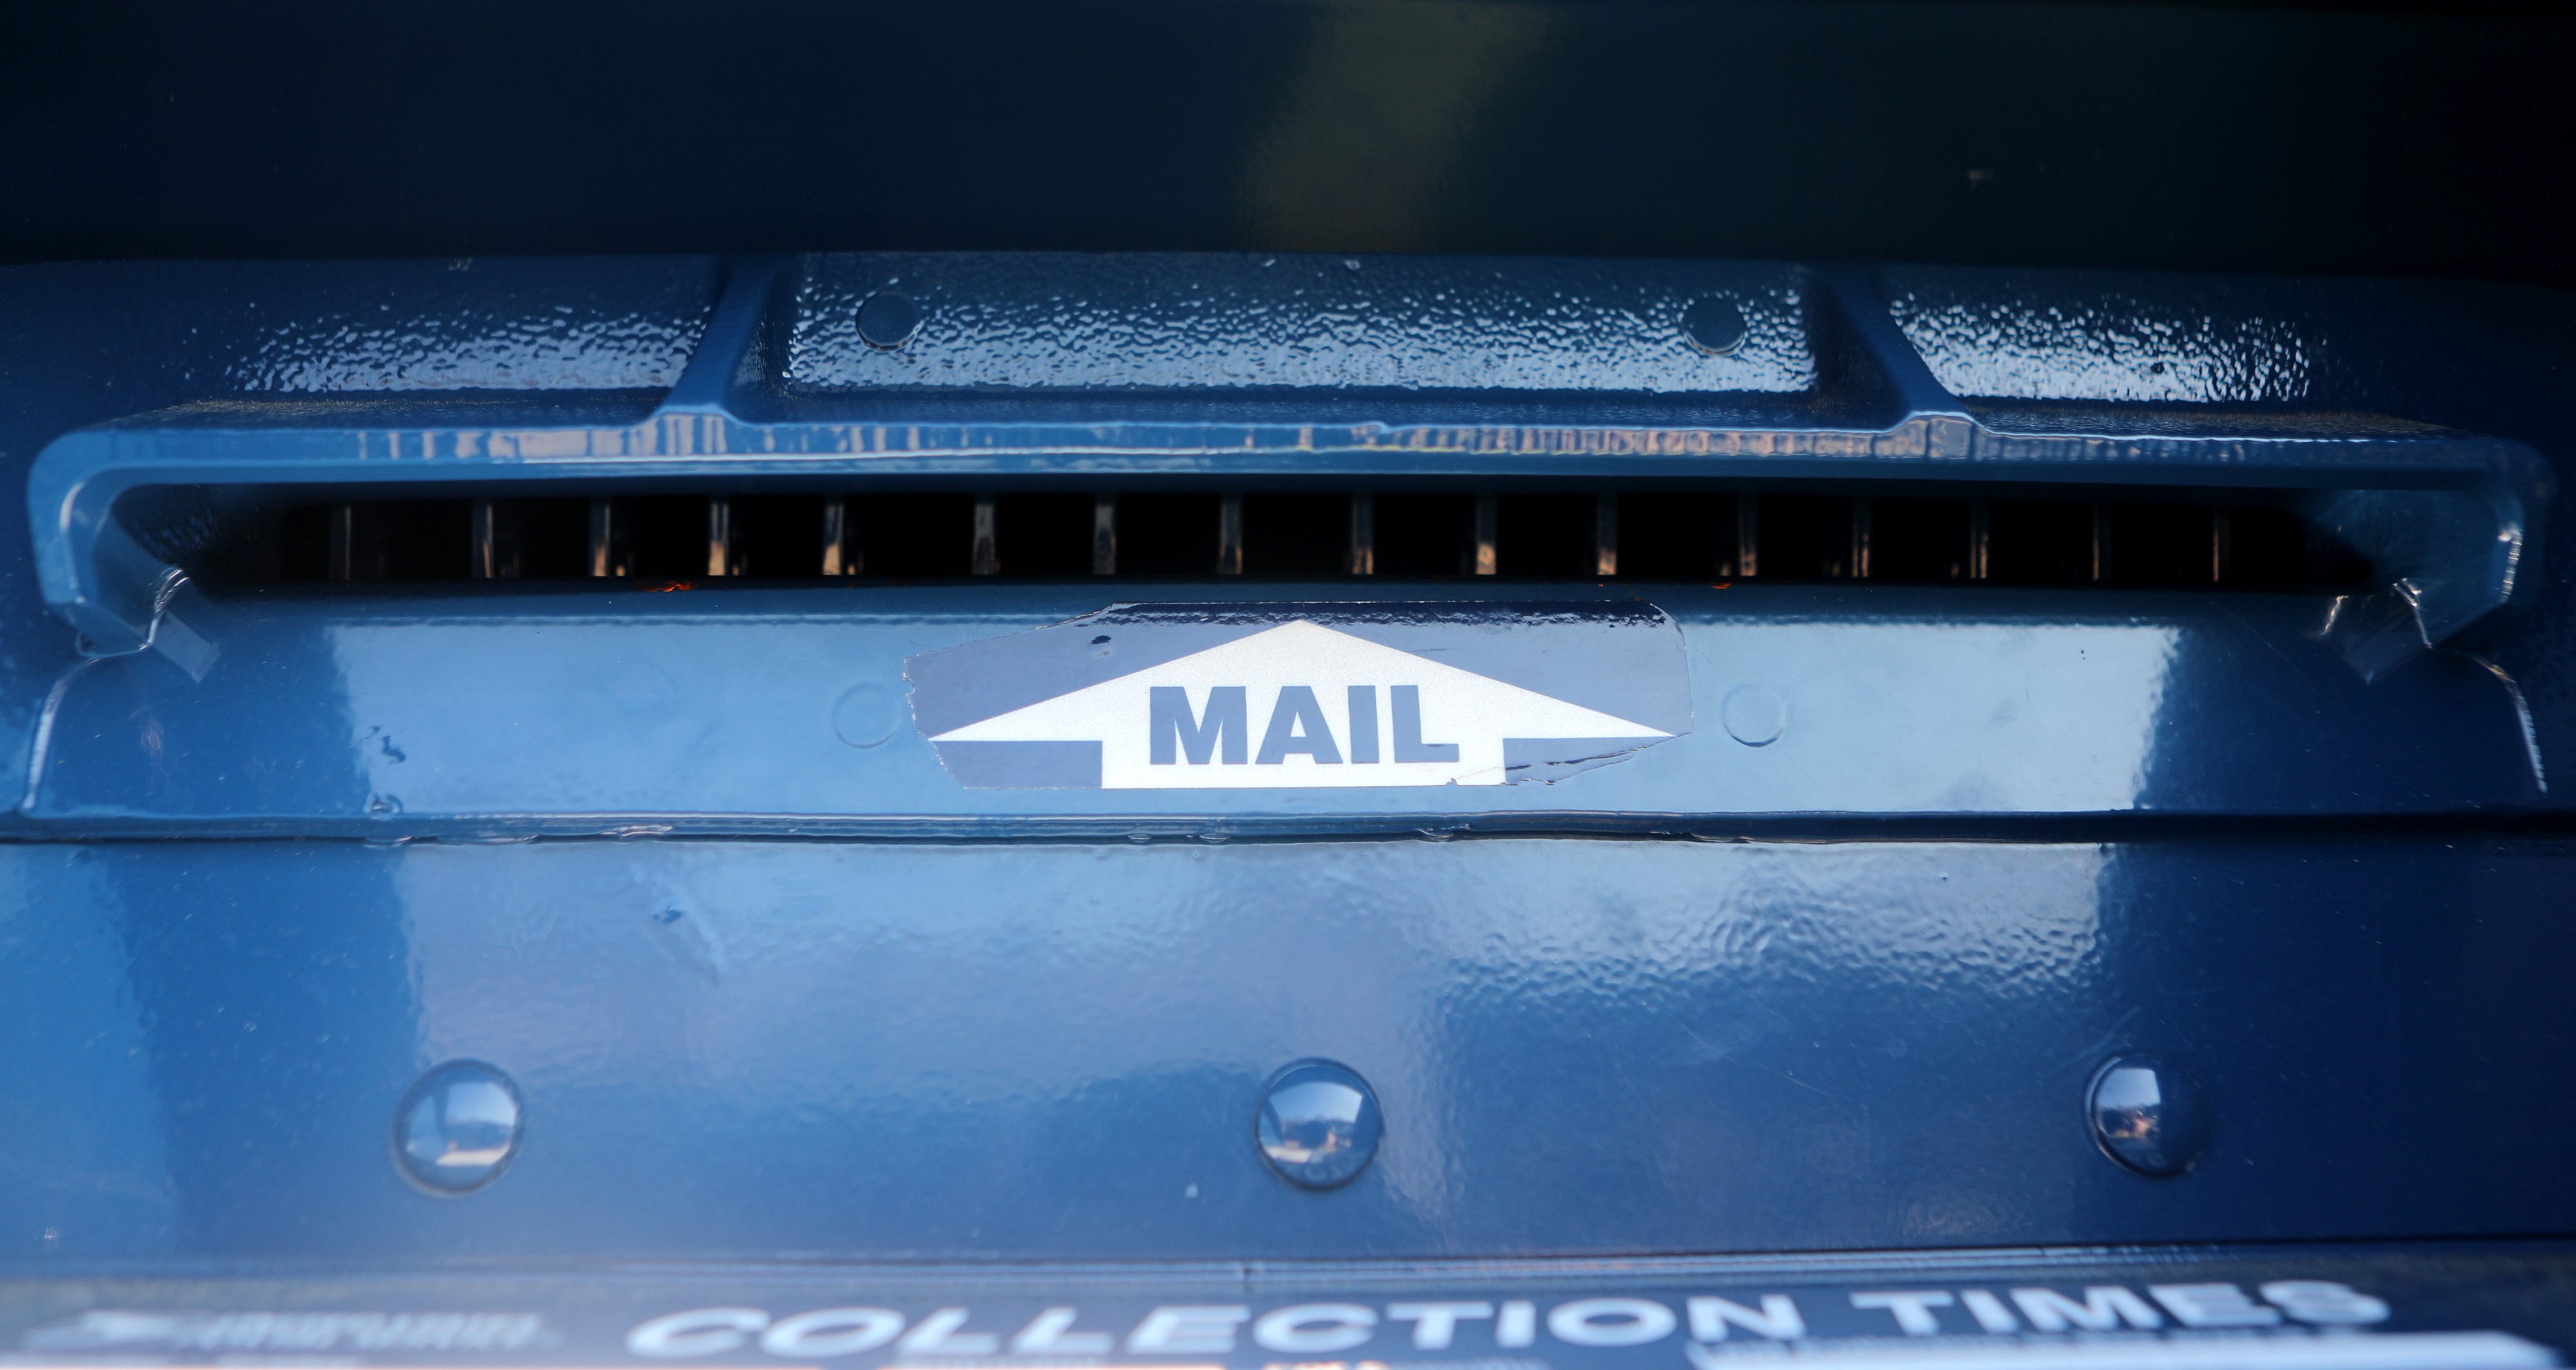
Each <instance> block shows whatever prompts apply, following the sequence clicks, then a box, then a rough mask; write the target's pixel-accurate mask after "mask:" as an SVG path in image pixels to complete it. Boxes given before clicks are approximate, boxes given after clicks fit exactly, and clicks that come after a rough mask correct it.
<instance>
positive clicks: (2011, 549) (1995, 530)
mask: <svg viewBox="0 0 2576 1370" xmlns="http://www.w3.org/2000/svg"><path fill="white" fill-rule="evenodd" d="M1986 507H1987V528H1988V529H1989V530H1990V532H1991V535H1992V537H1993V544H1992V548H1991V550H1990V551H1989V552H1988V553H1987V558H1986V576H1987V578H1988V579H1990V580H1994V581H1998V582H2000V583H2002V584H2005V585H2072V584H2076V583H2078V582H2083V581H2090V580H2092V579H2093V506H2092V505H2090V504H2073V503H2054V502H2041V501H2036V500H2010V499H1999V500H1996V501H1994V502H1992V503H1991V504H1989V505H1987V506H1986Z"/></svg>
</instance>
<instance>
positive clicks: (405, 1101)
mask: <svg viewBox="0 0 2576 1370" xmlns="http://www.w3.org/2000/svg"><path fill="white" fill-rule="evenodd" d="M519 1128H520V1109H519V1088H518V1086H516V1085H514V1084H512V1083H510V1077H509V1076H507V1075H504V1074H502V1073H501V1072H500V1071H498V1070H495V1069H493V1068H492V1067H490V1066H487V1065H485V1064H483V1063H482V1062H481V1061H450V1062H448V1063H447V1064H445V1065H442V1066H438V1067H436V1068H434V1069H432V1070H431V1071H430V1072H429V1073H428V1074H426V1075H423V1076H421V1077H420V1079H419V1080H418V1081H416V1082H415V1083H414V1084H413V1085H412V1087H411V1089H410V1090H409V1091H408V1092H406V1093H405V1094H404V1095H403V1098H402V1103H401V1105H400V1106H399V1107H397V1108H395V1110H394V1163H395V1164H396V1165H398V1166H400V1167H401V1169H402V1172H403V1174H404V1175H405V1176H407V1177H409V1178H410V1179H411V1181H412V1182H413V1183H414V1184H417V1185H419V1186H420V1187H421V1188H423V1189H426V1190H429V1191H430V1192H431V1193H434V1194H465V1193H469V1192H471V1191H473V1190H477V1189H481V1188H482V1187H483V1186H485V1185H487V1184H490V1183H492V1181H493V1180H495V1179H497V1178H498V1177H499V1176H500V1174H501V1171H502V1168H503V1167H505V1166H507V1165H509V1164H510V1158H511V1157H512V1156H515V1155H517V1154H518V1151H519Z"/></svg>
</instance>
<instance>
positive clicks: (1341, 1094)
mask: <svg viewBox="0 0 2576 1370" xmlns="http://www.w3.org/2000/svg"><path fill="white" fill-rule="evenodd" d="M1383 1131H1384V1123H1383V1122H1382V1120H1381V1119H1380V1118H1379V1116H1378V1107H1377V1095H1376V1094H1375V1093H1373V1092H1371V1091H1370V1089H1369V1087H1368V1081H1366V1080H1363V1079H1361V1078H1360V1077H1359V1073H1358V1072H1357V1071H1354V1070H1352V1069H1351V1068H1350V1067H1349V1066H1346V1065H1342V1064H1340V1063H1339V1062H1336V1061H1299V1062H1297V1063H1296V1064H1294V1065H1291V1066H1289V1067H1288V1068H1287V1069H1285V1070H1282V1071H1280V1072H1279V1073H1278V1074H1276V1075H1273V1076H1271V1077H1270V1083H1269V1084H1268V1085H1266V1086H1264V1087H1263V1088H1262V1091H1261V1110H1260V1112H1259V1113H1258V1114H1256V1115H1255V1117H1254V1119H1253V1132H1254V1135H1255V1136H1256V1138H1257V1139H1258V1140H1259V1141H1260V1144H1261V1154H1262V1156H1263V1157H1264V1158H1266V1159H1267V1160H1268V1161H1269V1162H1270V1168H1271V1169H1273V1170H1276V1171H1278V1172H1279V1173H1280V1174H1281V1175H1282V1176H1284V1177H1286V1178H1287V1179H1288V1180H1290V1181H1291V1182H1293V1183H1296V1184H1300V1185H1303V1186H1305V1187H1306V1188H1308V1189H1331V1188H1333V1187H1334V1186H1336V1185H1343V1184H1348V1183H1350V1182H1351V1181H1352V1180H1353V1179H1355V1178H1357V1177H1358V1175H1359V1173H1360V1172H1361V1171H1363V1170H1366V1169H1368V1163H1369V1158H1371V1157H1373V1156H1375V1155H1376V1154H1377V1143H1378V1137H1379V1135H1380V1134H1381V1133H1382V1132H1383Z"/></svg>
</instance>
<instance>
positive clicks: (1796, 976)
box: [0, 744, 2576, 1273]
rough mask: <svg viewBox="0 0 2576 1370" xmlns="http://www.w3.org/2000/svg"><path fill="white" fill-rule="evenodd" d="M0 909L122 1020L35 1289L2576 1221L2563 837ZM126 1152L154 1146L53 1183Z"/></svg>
mask: <svg viewBox="0 0 2576 1370" xmlns="http://www.w3.org/2000/svg"><path fill="white" fill-rule="evenodd" d="M833 745H834V746H836V747H837V746H838V744H833ZM0 874H5V883H0V888H5V889H6V890H8V891H10V893H9V895H8V903H7V906H6V917H5V922H0V935H5V937H6V939H7V947H8V954H7V955H6V956H5V957H0V975H5V976H6V977H7V979H6V981H5V982H0V991H5V997H0V1002H6V1003H9V1004H11V1005H19V1004H29V1003H46V1004H53V1005H57V1006H58V1012H61V1013H64V1014H71V1013H74V1012H75V1011H78V1012H81V1013H82V1014H84V1015H85V1017H86V1019H87V1020H88V1021H89V1022H91V1023H94V1024H95V1025H94V1026H89V1027H88V1028H87V1030H86V1031H84V1032H82V1033H80V1034H78V1035H73V1034H71V1033H67V1032H63V1031H61V1030H60V1029H59V1027H58V1024H57V1021H56V1020H55V1019H54V1018H53V1017H52V1016H51V1015H46V1014H27V1015H25V1016H23V1017H17V1018H15V1019H14V1021H13V1023H12V1026H11V1028H10V1035H9V1037H8V1039H7V1040H6V1041H5V1042H0V1051H5V1054H6V1057H7V1058H8V1059H11V1060H13V1061H15V1060H27V1059H30V1058H34V1059H40V1060H47V1061H63V1062H66V1063H67V1065H68V1066H69V1070H68V1072H67V1073H66V1074H64V1075H62V1076H60V1077H56V1078H55V1079H54V1080H53V1082H50V1083H49V1082H48V1077H46V1076H42V1075H40V1076H37V1077H34V1078H32V1079H29V1078H26V1077H22V1084H21V1087H20V1088H19V1089H17V1090H16V1091H14V1092H13V1094H12V1096H11V1099H10V1102H9V1111H8V1113H7V1115H6V1117H7V1119H8V1126H9V1131H8V1134H7V1135H6V1137H5V1143H6V1148H7V1154H9V1155H11V1156H12V1157H13V1158H15V1159H14V1160H13V1162H12V1164H11V1166H10V1167H9V1168H8V1169H7V1170H6V1171H5V1172H0V1183H5V1184H6V1185H7V1191H6V1193H5V1195H0V1200H5V1201H0V1213H5V1214H6V1215H7V1222H8V1224H9V1227H8V1245H7V1254H8V1257H9V1259H10V1260H11V1261H12V1262H13V1263H14V1264H15V1265H16V1266H17V1267H18V1268H19V1269H22V1270H23V1269H37V1268H56V1269H63V1270H71V1269H80V1268H91V1269H109V1270H115V1271H119V1272H126V1273H133V1272H140V1271H144V1270H149V1269H184V1268H188V1267H189V1266H191V1265H192V1264H201V1263H207V1262H221V1261H225V1260H235V1259H249V1258H260V1259H269V1260H302V1261H313V1262H364V1263H368V1264H371V1265H378V1266H394V1267H428V1266H444V1265H450V1264H453V1263H457V1262H466V1261H492V1260H504V1259H517V1260H543V1261H571V1260H612V1259H614V1260H651V1259H660V1258H664V1257H666V1256H668V1255H669V1254H670V1253H679V1252H685V1253H688V1254H689V1256H690V1258H692V1259H709V1260H758V1259H767V1258H774V1257H777V1256H780V1255H782V1254H784V1255H792V1256H795V1257H797V1258H799V1259H806V1258H811V1259H831V1258H846V1259H866V1260H900V1259H942V1260H998V1259H1012V1260H1050V1261H1051V1260H1079V1259H1099V1260H1137V1259H1146V1258H1151V1259H1156V1260H1185V1259H1186V1260H1276V1259H1292V1258H1344V1257H1376V1256H1383V1257H1407V1256H1411V1257H1428V1256H1442V1257H1464V1256H1505V1255H1511V1256H1537V1255H1551V1254H1552V1255H1572V1254H1595V1255H1606V1254H1629V1253H1689V1252H1704V1251H1786V1250H1860V1249H1867V1248H1871V1247H1925V1246H1976V1245H2037V1244H2061V1243H2124V1242H2206V1241H2252V1240H2283V1239H2292V1238H2315V1239H2324V1238H2338V1239H2340V1238H2360V1237H2397V1236H2408V1235H2418V1236H2430V1235H2436V1234H2444V1233H2459V1232H2479V1233H2486V1234H2490V1235H2504V1234H2525V1235H2529V1234H2544V1233H2552V1232H2561V1231H2564V1230H2566V1229H2567V1228H2568V1227H2569V1225H2570V1224H2571V1223H2576V1190H2571V1188H2570V1186H2568V1185H2567V1184H2566V1183H2565V1164H2566V1152H2565V1148H2566V1145H2567V1143H2566V1140H2565V1139H2566V1138H2567V1136H2568V1135H2569V1133H2570V1129H2571V1127H2576V1116H2571V1114H2576V1096H2570V1095H2569V1094H2568V1093H2567V1092H2565V1091H2556V1090H2547V1089H2534V1088H2532V1087H2531V1082H2532V1081H2533V1080H2547V1079H2555V1078H2561V1077H2563V1076H2565V1075H2566V1074H2568V1073H2569V1072H2570V1071H2571V1070H2576V1019H2571V1015H2570V1014H2569V1012H2568V1010H2567V1007H2566V1004H2565V1000H2564V997H2563V996H2562V995H2559V994H2558V993H2556V987H2557V986H2558V985H2559V984H2560V983H2561V982H2562V980H2563V977H2564V972H2565V968H2566V967H2567V965H2568V964H2569V963H2570V961H2569V958H2570V957H2571V956H2576V922H2571V921H2570V920H2569V919H2568V918H2566V917H2565V910H2566V904H2565V892H2566V890H2567V889H2568V888H2569V884H2570V881H2571V880H2576V851H2571V849H2570V848H2569V847H2568V846H2567V844H2565V843H2563V842H2556V841H2552V842H2497V841H2486V840H2450V841H2444V840H2438V839H2411V840H2397V839H2385V840H2344V841H2335V840H2316V839H2291V838H2278V839H2271V840H2243V839H2242V838H2236V837H2223V838H2217V839H2213V840H2202V841H2177V840H2160V841H2145V842H2138V843H2107V844H2106V843H2089V842H2088V843H2063V844H2031V843H2011V842H1984V843H1938V842H1916V843H1892V844H1871V843H1858V844H1853V843H1840V844H1836V843H1827V844H1814V843H1761V842H1756V843H1733V842H1688V841H1671V842H1636V841H1602V840H1582V839H1553V840H1535V839H1521V840H1514V839H1496V840H1457V841H1450V842H1426V841H1420V840H1395V841H1375V842H1359V843H1347V844H1336V843H1321V844H1318V843H1301V842H1237V843H1225V844H1221V845H1209V844H1204V843H1195V842H1176V843H1153V844H1149V845H1143V846H1138V845H1133V844H1130V843H1127V842H1124V841H1112V842H1107V843H1095V844H1084V843H1066V844H1007V845H995V844H988V843H951V844H940V845H926V846H904V845H887V844H874V843H842V842H811V841H806V842H798V841H770V842H749V843H741V842H720V841H708V840H695V841H684V840H672V839H631V840H627V841H620V842H607V841H583V842H545V841H540V842H535V843H530V844H497V845H489V844H487V845H476V844H452V843H445V842H438V843H427V842H422V843H412V844H407V845H402V846H369V845H364V844H360V843H354V842H304V843H281V842H243V841H231V842H204V843H193V842H148V843H112V844H100V845H77V844H57V843H45V844H21V845H16V846H11V847H8V848H5V849H0ZM102 961H103V962H104V969H101V968H100V965H101V962H102ZM84 1005H89V1007H84ZM2130 1051H2140V1052H2148V1053H2152V1054H2156V1055H2160V1056H2164V1057H2167V1058H2169V1059H2172V1060H2176V1061H2180V1062H2188V1063H2189V1065H2190V1067H2191V1069H2192V1070H2193V1072H2194V1074H2195V1075H2197V1076H2198V1077H2199V1079H2200V1080H2201V1081H2202V1082H2203V1084H2204V1085H2205V1087H2206V1088H2207V1089H2208V1090H2209V1092H2210V1095H2211V1097H2212V1098H2213V1099H2214V1100H2217V1101H2218V1102H2219V1106H2220V1108H2221V1109H2223V1115H2224V1116H2223V1121H2224V1126H2223V1128H2221V1129H2220V1130H2219V1131H2218V1132H2217V1133H2216V1134H2215V1135H2214V1137H2213V1140H2212V1142H2211V1144H2210V1148H2209V1150H2208V1152H2207V1154H2206V1155H2205V1156H2204V1157H2203V1159H2202V1160H2201V1162H2200V1164H2199V1165H2198V1166H2197V1167H2195V1168H2194V1169H2193V1170H2192V1171H2191V1172H2190V1173H2189V1174H2187V1175H2184V1176H2181V1177H2179V1178H2175V1179H2163V1180H2152V1179H2148V1178H2146V1177H2143V1176H2139V1175H2135V1174H2131V1173H2129V1172H2128V1171H2126V1170H2123V1169H2121V1168H2120V1167H2118V1166H2114V1165H2111V1164H2108V1163H2106V1162H2105V1161H2104V1159H2103V1158H2102V1156H2101V1155H2100V1153H2099V1152H2098V1151H2097V1150H2096V1148H2095V1145H2094V1142H2093V1138H2092V1136H2091V1134H2090V1129H2089V1125H2088V1120H2087V1119H2086V1117H2085V1114H2084V1110H2083V1107H2082V1104H2083V1100H2084V1095H2085V1090H2086V1086H2087V1084H2088V1082H2089V1081H2090V1080H2091V1078H2092V1076H2093V1073H2094V1071H2095V1069H2096V1068H2097V1067H2098V1065H2099V1064H2100V1063H2101V1061H2102V1060H2103V1059H2104V1058H2105V1057H2107V1056H2111V1055H2116V1054H2121V1053H2124V1052H2130ZM1311 1057H1321V1058H1327V1059H1331V1060H1334V1061H1338V1062H1340V1063H1342V1064H1344V1065H1346V1066H1348V1067H1350V1068H1351V1069H1353V1070H1356V1071H1358V1072H1359V1073H1361V1074H1362V1075H1363V1076H1364V1077H1365V1078H1366V1079H1367V1080H1368V1082H1369V1084H1370V1086H1371V1087H1372V1088H1373V1089H1374V1091H1375V1092H1376V1094H1377V1096H1378V1098H1379V1099H1380V1101H1381V1102H1382V1103H1383V1105H1384V1108H1385V1124H1386V1131H1385V1136H1384V1140H1383V1141H1382V1142H1381V1144H1380V1145H1379V1147H1378V1149H1377V1155H1376V1159H1375V1161H1374V1163H1373V1164H1371V1165H1370V1167H1369V1168H1368V1169H1367V1170H1366V1171H1364V1172H1362V1173H1361V1174H1360V1175H1359V1177H1358V1178H1357V1179H1355V1180H1353V1181H1351V1182H1350V1183H1349V1184H1348V1185H1347V1186H1345V1187H1343V1188H1341V1189H1338V1190H1335V1191H1333V1192H1332V1193H1331V1194H1330V1195H1327V1196H1324V1197H1322V1198H1320V1199H1319V1198H1318V1197H1317V1196H1315V1195H1313V1194H1310V1193H1307V1192H1305V1191H1303V1190H1300V1189H1298V1188H1297V1187H1295V1186H1293V1185H1289V1184H1284V1183H1281V1182H1280V1180H1279V1178H1278V1177H1277V1176H1275V1175H1273V1174H1272V1173H1271V1172H1270V1169H1269V1166H1268V1165H1267V1163H1266V1162H1265V1161H1264V1160H1263V1158H1262V1156H1261V1155H1260V1153H1259V1152H1258V1151H1257V1150H1256V1149H1255V1148H1254V1146H1253V1145H1252V1144H1251V1143H1252V1136H1251V1134H1252V1130H1253V1128H1252V1124H1253V1117H1252V1112H1253V1108H1254V1106H1255V1103H1256V1101H1257V1100H1258V1099H1259V1097H1260V1094H1261V1089H1262V1086H1263V1083H1264V1082H1265V1081H1266V1080H1268V1079H1269V1078H1270V1077H1271V1075H1272V1073H1273V1072H1275V1071H1276V1070H1278V1069H1279V1068H1280V1066H1281V1065H1282V1064H1283V1063H1285V1062H1289V1061H1295V1060H1298V1059H1301V1058H1311ZM457 1058H470V1059H475V1060H481V1061H485V1062H488V1063H490V1064H491V1065H493V1066H495V1067H497V1068H499V1069H501V1070H504V1071H506V1072H508V1073H509V1075H510V1076H511V1077H512V1078H513V1079H514V1080H515V1081H517V1082H518V1084H519V1086H520V1089H521V1090H522V1092H523V1093H524V1095H525V1097H526V1100H527V1111H528V1119H529V1122H528V1128H527V1136H526V1140H525V1142H524V1143H523V1145H522V1147H521V1149H520V1152H519V1154H518V1156H517V1157H516V1158H515V1159H514V1160H513V1161H512V1162H511V1164H510V1168H509V1170H508V1171H507V1172H506V1173H505V1174H504V1175H503V1176H502V1178H501V1179H500V1180H499V1181H498V1182H496V1183H494V1184H493V1185H491V1186H490V1187H489V1188H488V1189H485V1190H483V1191H481V1192H479V1193H477V1194H475V1195H473V1196H472V1197H470V1198H468V1199H466V1200H464V1201H462V1202H456V1201H448V1200H441V1199H436V1198H432V1197H430V1196H427V1195H424V1194H421V1193H419V1192H418V1191H417V1190H415V1189H414V1188H413V1187H412V1186H410V1185H408V1184H406V1183H404V1182H403V1180H402V1179H401V1178H400V1177H399V1176H397V1175H396V1174H395V1172H394V1169H393V1167H392V1166H391V1165H389V1164H388V1163H387V1160H386V1154H385V1132H386V1123H387V1119H388V1118H389V1117H390V1116H391V1111H392V1110H393V1108H394V1107H395V1105H396V1103H397V1101H399V1100H400V1099H401V1097H402V1096H403V1093H404V1091H405V1090H406V1089H408V1088H409V1087H410V1085H411V1084H412V1082H413V1080H414V1079H415V1077H416V1076H417V1075H418V1073H419V1072H420V1071H422V1070H423V1069H425V1068H427V1067H428V1066H429V1065H431V1064H433V1063H436V1062H441V1061H447V1060H452V1059H457ZM2490 1062H2492V1063H2494V1064H2493V1065H2492V1066H2491V1065H2489V1063H2490ZM2507 1063H2509V1064H2507ZM2357 1100H2361V1101H2367V1100H2402V1101H2403V1106H2402V1107H2390V1108H2385V1109H2369V1108H2357V1107H2356V1106H2355V1101H2357ZM100 1130H105V1131H109V1132H112V1133H115V1134H118V1135H133V1136H138V1137H149V1138H154V1139H157V1141H158V1147H157V1148H156V1150H155V1151H154V1152H153V1153H149V1154H147V1153H144V1152H141V1151H120V1150H107V1151H98V1150H93V1149H91V1148H88V1147H84V1146H77V1145H67V1144H64V1143H63V1140H62V1139H64V1138H65V1137H77V1136H80V1135H82V1134H84V1133H89V1132H95V1131H100ZM2463 1175H2474V1176H2475V1177H2476V1181H2475V1182H2474V1183H2466V1182H2462V1181H2461V1180H2460V1179H2459V1177H2460V1176H2463ZM47 1231H51V1232H52V1233H53V1234H54V1235H53V1236H52V1237H50V1238H48V1237H45V1236H44V1235H43V1234H44V1233H45V1232H47ZM84 1262H86V1263H87V1264H86V1266H84V1264H83V1263H84Z"/></svg>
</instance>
